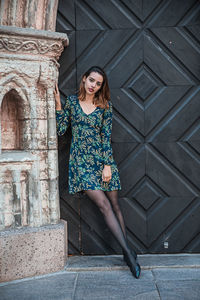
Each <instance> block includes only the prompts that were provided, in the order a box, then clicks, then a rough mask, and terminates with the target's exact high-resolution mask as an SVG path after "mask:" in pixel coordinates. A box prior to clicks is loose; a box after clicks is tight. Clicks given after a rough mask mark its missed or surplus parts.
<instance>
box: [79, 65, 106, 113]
mask: <svg viewBox="0 0 200 300" xmlns="http://www.w3.org/2000/svg"><path fill="white" fill-rule="evenodd" d="M92 72H96V73H98V74H100V75H101V76H102V77H103V82H102V85H101V88H100V89H99V90H98V91H97V92H96V94H95V96H94V104H95V105H96V106H98V107H100V108H106V107H107V108H108V107H109V105H108V101H110V89H109V86H108V78H107V76H106V73H105V72H104V70H103V69H102V68H100V67H98V66H93V67H90V68H89V69H88V70H87V71H86V72H85V73H84V74H83V76H82V78H81V83H80V87H79V92H78V98H79V100H80V101H84V100H85V96H86V92H85V87H84V82H83V78H84V77H86V78H87V77H88V76H89V75H90V74H91V73H92Z"/></svg>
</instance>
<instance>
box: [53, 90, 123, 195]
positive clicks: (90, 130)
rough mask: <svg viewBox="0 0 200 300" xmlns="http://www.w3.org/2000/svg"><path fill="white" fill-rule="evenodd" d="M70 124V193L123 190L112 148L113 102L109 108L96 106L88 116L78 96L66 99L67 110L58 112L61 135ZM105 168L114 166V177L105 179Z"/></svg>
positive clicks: (58, 131) (112, 169)
mask: <svg viewBox="0 0 200 300" xmlns="http://www.w3.org/2000/svg"><path fill="white" fill-rule="evenodd" d="M70 122H71V128H72V141H71V145H70V157H69V174H68V175H69V176H68V184H69V193H70V194H75V193H77V192H81V191H84V190H103V191H112V190H121V185H120V178H119V172H118V168H117V165H116V163H115V161H114V159H113V152H112V147H111V131H112V103H111V101H109V108H107V109H103V108H100V107H96V109H95V110H94V111H93V112H91V113H90V114H86V113H85V112H84V111H83V109H82V107H81V105H80V103H79V99H78V97H77V96H76V95H70V96H68V97H67V98H66V102H65V105H64V108H63V109H62V110H59V111H56V123H57V133H58V135H63V134H64V133H65V131H66V130H67V128H68V126H69V123H70ZM104 165H110V166H111V172H112V178H111V180H110V181H109V182H105V181H103V180H102V170H103V168H104Z"/></svg>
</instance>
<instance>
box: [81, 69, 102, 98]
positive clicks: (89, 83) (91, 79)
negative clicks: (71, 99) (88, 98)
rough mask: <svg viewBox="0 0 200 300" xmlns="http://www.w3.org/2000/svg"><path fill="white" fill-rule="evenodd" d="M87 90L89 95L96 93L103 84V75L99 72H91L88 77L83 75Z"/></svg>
mask: <svg viewBox="0 0 200 300" xmlns="http://www.w3.org/2000/svg"><path fill="white" fill-rule="evenodd" d="M83 82H84V85H85V91H86V94H88V95H95V93H96V92H98V90H99V89H100V88H101V86H102V84H103V76H102V75H100V74H99V73H97V72H91V73H90V75H89V76H88V77H86V76H84V77H83Z"/></svg>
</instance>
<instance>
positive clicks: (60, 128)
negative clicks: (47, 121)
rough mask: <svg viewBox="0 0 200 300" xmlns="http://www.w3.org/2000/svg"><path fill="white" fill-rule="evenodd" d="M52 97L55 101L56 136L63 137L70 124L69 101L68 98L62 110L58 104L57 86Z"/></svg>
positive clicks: (59, 103)
mask: <svg viewBox="0 0 200 300" xmlns="http://www.w3.org/2000/svg"><path fill="white" fill-rule="evenodd" d="M54 95H55V101H56V126H57V134H58V135H63V134H64V133H65V132H66V130H67V128H68V126H69V123H70V114H71V108H70V101H69V98H68V97H67V99H66V102H65V105H64V108H63V109H62V107H61V102H60V93H59V90H58V86H57V84H56V88H55V91H54Z"/></svg>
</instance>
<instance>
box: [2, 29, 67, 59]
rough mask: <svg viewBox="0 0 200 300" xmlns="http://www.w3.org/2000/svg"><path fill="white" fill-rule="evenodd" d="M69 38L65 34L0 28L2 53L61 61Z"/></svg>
mask: <svg viewBox="0 0 200 300" xmlns="http://www.w3.org/2000/svg"><path fill="white" fill-rule="evenodd" d="M66 45H68V37H67V35H66V34H64V33H54V32H47V31H43V30H34V29H22V28H17V27H10V26H0V51H1V52H4V53H15V54H16V53H17V54H31V55H42V56H47V57H50V58H55V59H57V60H58V59H59V57H60V55H61V53H62V51H63V49H64V46H66Z"/></svg>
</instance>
